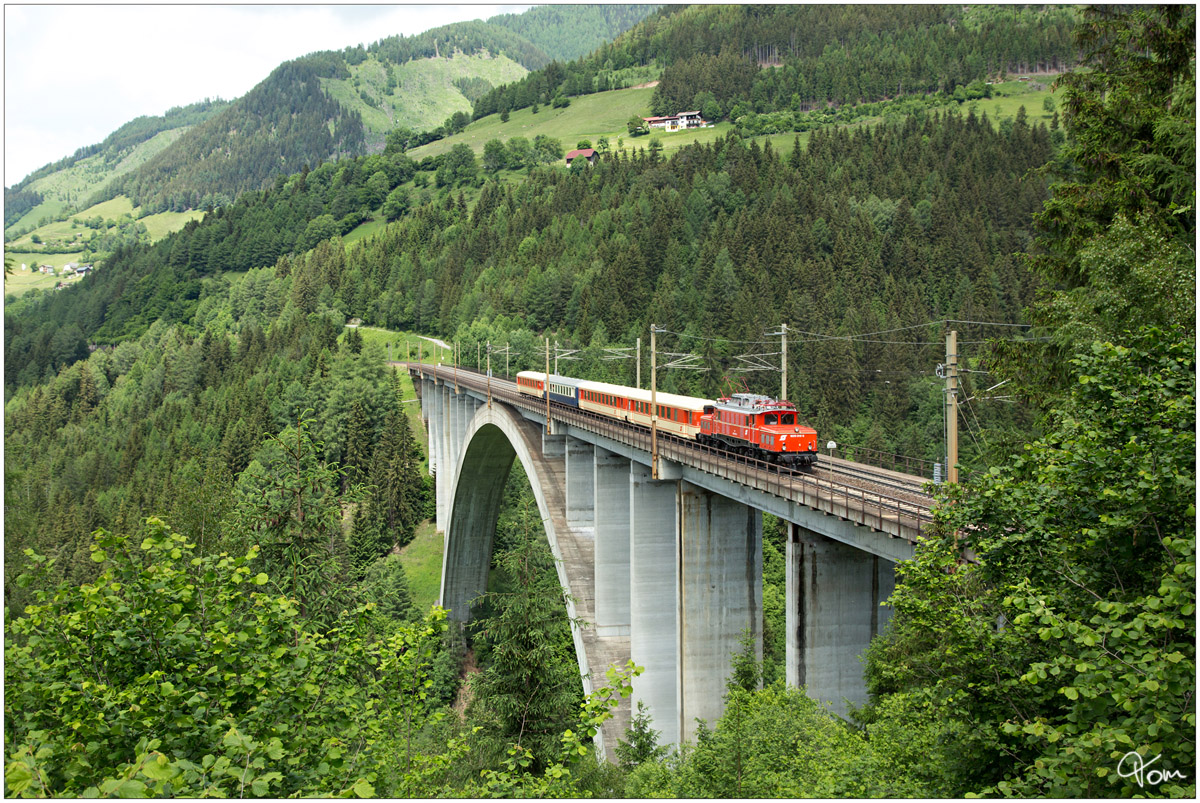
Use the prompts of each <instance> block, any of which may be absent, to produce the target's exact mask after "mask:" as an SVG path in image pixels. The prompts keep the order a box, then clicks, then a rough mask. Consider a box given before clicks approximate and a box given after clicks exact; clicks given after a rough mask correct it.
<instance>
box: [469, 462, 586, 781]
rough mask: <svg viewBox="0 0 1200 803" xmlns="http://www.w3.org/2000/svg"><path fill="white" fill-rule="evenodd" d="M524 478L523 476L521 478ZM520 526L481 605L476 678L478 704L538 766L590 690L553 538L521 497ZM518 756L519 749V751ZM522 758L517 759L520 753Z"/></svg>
mask: <svg viewBox="0 0 1200 803" xmlns="http://www.w3.org/2000/svg"><path fill="white" fill-rule="evenodd" d="M518 479H519V478H518ZM516 517H517V520H516V523H515V524H516V526H515V527H514V528H513V531H512V532H511V533H510V534H509V535H508V536H507V537H503V536H501V535H500V534H499V533H498V534H497V539H496V540H497V543H496V546H495V554H494V557H493V560H494V563H495V573H497V574H498V575H499V576H498V578H497V580H496V583H497V584H498V585H499V587H500V588H501V589H503V590H497V591H489V592H488V593H487V594H484V595H483V597H482V598H481V599H480V600H479V601H478V603H477V604H480V605H483V606H485V610H483V611H482V612H481V613H480V615H479V618H478V620H477V622H476V624H475V627H476V628H477V631H478V635H477V637H476V649H477V650H478V652H479V656H480V657H479V660H480V663H481V664H483V665H484V667H485V668H484V671H483V672H482V673H480V674H478V675H476V676H475V677H474V678H473V692H474V699H473V701H472V703H471V711H472V712H473V713H474V714H475V715H476V716H478V717H479V721H480V722H487V721H488V720H494V722H495V729H496V732H497V734H498V735H499V736H500V737H501V738H503V739H504V740H506V741H511V742H512V743H513V745H514V746H515V748H517V749H519V751H520V753H521V755H525V754H532V755H533V756H534V758H533V759H531V761H532V764H530V766H533V767H535V768H541V767H543V766H545V765H543V764H542V763H541V762H542V760H543V758H542V757H547V756H550V755H552V749H553V745H554V744H555V743H556V742H557V740H558V737H559V734H561V733H562V732H563V730H564V728H567V727H568V726H569V724H570V721H571V718H572V717H573V711H574V710H575V708H576V706H577V705H578V703H579V700H580V698H581V696H582V693H583V687H582V683H581V681H580V675H579V666H578V664H577V663H576V659H575V648H574V643H573V641H572V639H571V635H570V631H569V629H568V622H567V619H566V615H565V599H564V596H563V589H562V587H561V586H560V585H559V582H558V574H557V572H556V571H555V567H554V559H553V557H552V555H551V554H550V548H549V545H548V544H547V543H546V542H545V540H544V538H540V537H539V536H540V534H541V526H540V521H539V519H538V517H537V515H536V507H532V506H531V505H528V504H522V505H521V506H520V508H519V510H518V511H517V513H516ZM514 755H515V754H514ZM514 760H515V759H514Z"/></svg>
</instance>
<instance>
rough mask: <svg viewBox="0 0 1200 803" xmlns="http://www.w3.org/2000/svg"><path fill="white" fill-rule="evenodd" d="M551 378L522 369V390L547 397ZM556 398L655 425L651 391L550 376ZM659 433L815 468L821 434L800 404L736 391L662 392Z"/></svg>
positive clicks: (519, 380) (552, 395) (659, 396)
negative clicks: (712, 395)
mask: <svg viewBox="0 0 1200 803" xmlns="http://www.w3.org/2000/svg"><path fill="white" fill-rule="evenodd" d="M546 385H547V382H546V374H544V373H542V372H538V371H521V372H520V373H518V374H517V389H518V390H519V391H520V392H521V393H522V394H524V395H526V396H533V397H536V398H538V399H545V398H546V394H547V387H546ZM548 390H549V395H550V400H551V401H553V402H557V403H559V404H564V405H566V406H568V407H577V408H579V409H581V410H587V411H588V412H593V413H598V414H599V415H602V416H604V417H606V418H613V419H616V420H618V421H627V422H629V423H631V424H638V425H640V426H643V427H649V426H650V391H648V390H640V389H638V388H630V387H625V386H624V385H610V384H607V383H605V382H589V381H587V380H584V379H573V378H571V377H567V376H558V375H557V374H551V375H550V381H549V389H548ZM656 395H657V399H656V401H657V404H658V430H659V431H660V432H667V433H670V434H672V435H677V436H679V437H681V438H686V439H688V440H694V441H696V442H697V443H701V444H704V445H707V446H716V447H720V448H724V449H727V450H729V451H731V452H735V453H737V454H743V455H747V456H749V457H755V458H757V459H759V460H766V461H768V462H771V463H778V464H781V465H786V466H811V465H812V464H813V463H815V462H816V460H817V431H816V430H815V429H813V428H812V427H809V426H806V425H804V424H802V423H800V421H799V418H798V417H797V414H796V406H795V405H794V404H792V403H791V402H788V401H782V400H777V399H772V398H770V397H769V396H760V395H757V394H753V393H734V394H732V395H731V396H728V397H725V398H720V399H717V400H716V401H710V400H708V399H697V398H694V397H692V396H678V395H676V394H673V393H658V394H656Z"/></svg>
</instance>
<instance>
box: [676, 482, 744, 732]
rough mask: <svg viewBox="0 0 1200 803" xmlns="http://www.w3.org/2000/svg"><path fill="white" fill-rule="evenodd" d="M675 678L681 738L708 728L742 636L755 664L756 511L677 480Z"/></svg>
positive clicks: (720, 710)
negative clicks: (703, 724) (703, 725)
mask: <svg viewBox="0 0 1200 803" xmlns="http://www.w3.org/2000/svg"><path fill="white" fill-rule="evenodd" d="M678 500H679V540H680V545H679V546H680V556H681V560H680V572H681V580H680V598H679V608H680V617H679V622H680V625H679V627H680V662H679V663H680V675H681V678H682V693H683V703H684V705H683V712H682V717H681V719H682V723H681V724H682V730H683V737H684V738H685V739H687V740H689V741H694V739H695V731H696V720H697V719H703V720H706V721H707V722H708V723H709V724H710V725H711V724H714V723H715V722H716V721H717V720H718V719H719V718H720V717H721V714H722V713H723V712H724V710H725V701H724V694H725V684H726V682H727V681H728V680H729V678H730V676H731V675H732V674H733V659H734V656H735V655H736V654H737V653H740V652H741V651H742V644H741V642H742V636H743V633H745V634H747V635H748V636H749V638H750V639H751V644H752V647H753V649H754V654H755V658H756V660H759V661H761V660H762V513H760V512H759V511H757V510H755V509H753V508H750V507H747V506H746V505H743V504H741V503H740V502H735V501H734V500H732V499H730V498H728V497H726V496H721V495H719V494H715V493H712V492H710V491H706V490H704V489H703V488H698V487H696V486H695V485H692V484H691V483H688V482H682V481H681V482H680V483H679V492H678Z"/></svg>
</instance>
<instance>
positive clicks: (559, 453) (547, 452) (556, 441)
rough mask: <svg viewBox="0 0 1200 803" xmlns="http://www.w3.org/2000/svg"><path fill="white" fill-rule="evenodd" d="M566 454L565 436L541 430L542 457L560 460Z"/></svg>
mask: <svg viewBox="0 0 1200 803" xmlns="http://www.w3.org/2000/svg"><path fill="white" fill-rule="evenodd" d="M566 454H567V436H566V435H555V434H553V433H548V432H546V431H545V430H543V431H542V457H545V458H546V459H547V460H562V459H563V458H564V457H566Z"/></svg>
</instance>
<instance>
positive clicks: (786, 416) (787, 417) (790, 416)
mask: <svg viewBox="0 0 1200 803" xmlns="http://www.w3.org/2000/svg"><path fill="white" fill-rule="evenodd" d="M779 423H780V424H784V425H789V424H795V423H796V414H795V413H783V414H781V415H780V416H779Z"/></svg>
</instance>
